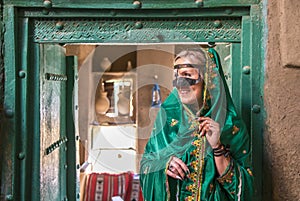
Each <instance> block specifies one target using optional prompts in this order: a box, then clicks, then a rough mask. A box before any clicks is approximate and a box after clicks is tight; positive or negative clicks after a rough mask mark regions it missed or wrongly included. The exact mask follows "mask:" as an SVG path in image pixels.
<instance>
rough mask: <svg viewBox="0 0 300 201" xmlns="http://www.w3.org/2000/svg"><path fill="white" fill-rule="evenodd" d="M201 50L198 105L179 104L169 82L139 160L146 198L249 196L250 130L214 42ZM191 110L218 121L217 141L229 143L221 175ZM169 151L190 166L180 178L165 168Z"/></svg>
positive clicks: (218, 200)
mask: <svg viewBox="0 0 300 201" xmlns="http://www.w3.org/2000/svg"><path fill="white" fill-rule="evenodd" d="M203 51H204V52H205V53H206V66H205V69H203V72H204V75H205V77H204V82H205V85H204V89H203V106H202V108H201V109H200V110H199V111H192V110H191V109H190V108H189V106H187V105H184V104H182V103H181V101H180V98H179V95H178V92H177V89H176V88H174V89H173V91H172V92H171V94H170V95H169V96H168V98H167V99H166V100H165V101H164V103H163V104H162V105H161V108H160V110H159V112H158V114H157V117H156V120H155V124H154V127H153V130H152V133H151V136H150V138H149V141H148V143H147V145H146V147H145V150H144V154H143V157H142V160H141V164H140V181H141V187H142V191H143V196H144V200H145V201H166V200H171V201H173V200H174V201H175V200H188V201H192V200H195V201H196V200H197V201H198V200H201V201H202V200H203V201H204V200H205V201H206V200H207V201H227V200H242V201H245V200H251V196H252V191H253V187H252V186H253V176H252V172H251V167H250V160H249V159H250V154H251V149H250V148H251V147H250V145H251V144H250V136H249V134H248V132H247V130H246V127H245V125H244V123H243V121H242V120H241V118H240V117H239V116H238V115H237V112H236V109H235V107H234V105H233V102H232V99H231V96H230V93H229V90H228V87H227V85H226V82H225V78H224V73H223V70H222V67H221V64H220V61H219V56H218V54H217V52H216V51H215V50H214V49H213V48H209V49H207V50H203ZM196 116H208V117H210V118H212V119H213V120H214V121H216V122H218V123H219V124H220V126H221V136H220V141H221V142H222V143H223V144H225V145H230V153H231V156H230V157H231V162H230V165H229V166H228V167H227V169H226V170H225V173H224V174H223V175H221V176H220V175H218V174H217V171H216V169H215V164H214V156H213V153H212V150H211V148H210V146H209V145H208V144H207V142H206V140H205V137H200V136H199V134H198V125H199V123H198V122H197V121H196V120H195V117H196ZM172 156H176V157H178V158H180V159H181V160H182V161H183V162H185V164H187V166H188V168H189V170H190V172H191V173H190V174H189V176H188V177H187V178H185V179H184V180H182V181H181V180H175V179H173V178H170V177H168V176H167V175H166V173H165V171H166V167H167V165H168V161H169V160H170V158H171V157H172Z"/></svg>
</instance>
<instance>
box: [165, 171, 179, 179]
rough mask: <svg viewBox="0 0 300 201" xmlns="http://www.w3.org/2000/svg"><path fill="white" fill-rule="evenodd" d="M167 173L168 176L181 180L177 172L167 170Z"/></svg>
mask: <svg viewBox="0 0 300 201" xmlns="http://www.w3.org/2000/svg"><path fill="white" fill-rule="evenodd" d="M167 175H168V176H170V177H173V178H174V179H180V180H182V178H181V177H180V176H178V175H177V174H175V173H173V172H172V171H170V170H167Z"/></svg>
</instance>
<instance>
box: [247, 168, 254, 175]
mask: <svg viewBox="0 0 300 201" xmlns="http://www.w3.org/2000/svg"><path fill="white" fill-rule="evenodd" d="M247 172H248V174H249V175H250V176H253V173H252V171H251V170H250V168H247Z"/></svg>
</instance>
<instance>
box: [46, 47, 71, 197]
mask: <svg viewBox="0 0 300 201" xmlns="http://www.w3.org/2000/svg"><path fill="white" fill-rule="evenodd" d="M40 50H41V51H40V55H41V56H40V64H41V74H40V83H41V87H40V110H41V116H40V124H41V134H40V138H41V145H40V150H41V151H40V161H41V165H40V194H41V195H40V196H41V198H42V200H53V201H59V200H64V199H66V198H67V195H66V193H67V192H66V188H67V182H66V181H67V179H66V176H67V169H68V164H67V161H66V160H67V159H66V155H67V145H66V142H65V141H64V142H62V143H57V142H60V140H62V139H66V137H67V135H66V133H67V127H66V110H65V108H66V81H64V80H60V78H61V76H66V61H65V55H64V51H63V48H62V47H61V46H59V45H52V44H48V45H41V48H40ZM49 74H50V75H52V76H48V75H49ZM50 111H51V112H50ZM46 150H49V152H47V151H46Z"/></svg>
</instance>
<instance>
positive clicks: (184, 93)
mask: <svg viewBox="0 0 300 201" xmlns="http://www.w3.org/2000/svg"><path fill="white" fill-rule="evenodd" d="M177 64H193V63H192V62H191V61H189V59H188V58H184V57H183V58H179V59H177V60H176V61H175V63H174V65H177ZM174 71H175V72H176V71H177V73H178V77H186V78H191V79H198V78H199V76H200V75H199V72H198V69H196V68H180V69H178V70H177V69H174ZM175 72H174V73H175ZM202 86H203V81H202V80H201V81H200V82H199V83H197V84H195V85H190V86H182V87H177V89H178V92H179V97H180V99H181V102H182V103H184V104H196V103H197V105H198V106H199V107H201V106H202Z"/></svg>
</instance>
